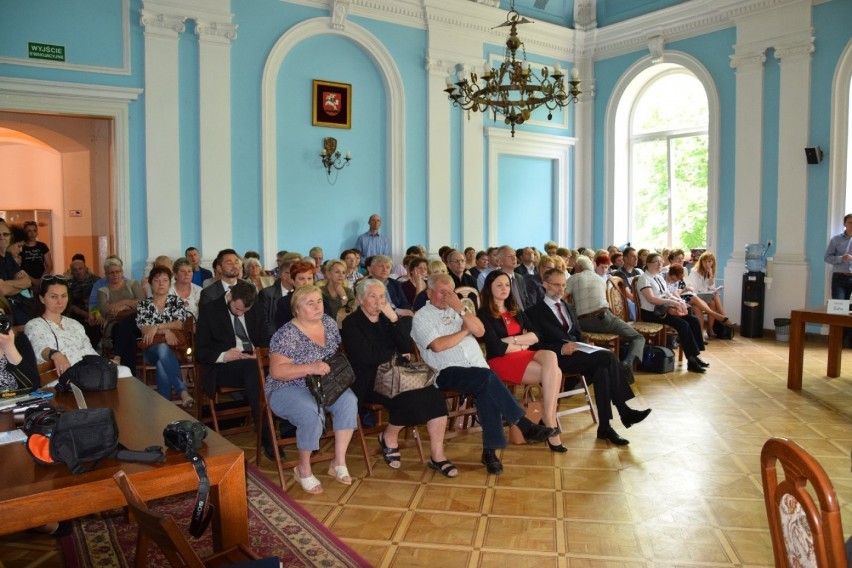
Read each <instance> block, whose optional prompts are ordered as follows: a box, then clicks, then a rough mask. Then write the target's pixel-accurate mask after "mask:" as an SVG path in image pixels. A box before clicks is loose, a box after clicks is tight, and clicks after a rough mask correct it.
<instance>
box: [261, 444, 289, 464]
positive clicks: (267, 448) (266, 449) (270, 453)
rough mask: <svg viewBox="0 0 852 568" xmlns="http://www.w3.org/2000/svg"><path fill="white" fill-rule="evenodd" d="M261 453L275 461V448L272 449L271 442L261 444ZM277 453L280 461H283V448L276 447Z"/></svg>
mask: <svg viewBox="0 0 852 568" xmlns="http://www.w3.org/2000/svg"><path fill="white" fill-rule="evenodd" d="M263 455H264V456H266V459H268V460H269V461H271V462H273V463H274V462H275V450H273V449H272V444H263ZM278 455H279V456H281V461H284V450H282V449H281V448H278Z"/></svg>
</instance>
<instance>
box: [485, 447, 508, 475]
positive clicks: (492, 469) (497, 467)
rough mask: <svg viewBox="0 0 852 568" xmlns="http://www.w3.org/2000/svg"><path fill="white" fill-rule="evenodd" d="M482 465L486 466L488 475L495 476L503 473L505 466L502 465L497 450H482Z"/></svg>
mask: <svg viewBox="0 0 852 568" xmlns="http://www.w3.org/2000/svg"><path fill="white" fill-rule="evenodd" d="M482 463H483V465H485V469H487V470H488V473H493V474H494V475H500V474H501V473H503V464H502V463H500V459H499V458H498V457H497V451H496V450H482Z"/></svg>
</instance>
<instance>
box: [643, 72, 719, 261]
mask: <svg viewBox="0 0 852 568" xmlns="http://www.w3.org/2000/svg"><path fill="white" fill-rule="evenodd" d="M708 116H709V115H708V105H707V95H706V93H705V91H704V87H703V86H702V85H701V82H700V81H699V80H698V79H697V78H696V77H695V76H694V75H693V74H692V73H690V72H689V71H687V70H686V69H684V68H682V67H678V68H675V69H673V70H671V71H668V72H666V73H662V74H660V75H657V76H656V77H654V78H653V79H652V80H651V81H649V82H648V83H647V84H646V85H645V86H644V88H643V89H642V90H641V92H640V93H639V96H638V97H637V98H636V100H635V103H634V105H633V108H632V111H631V113H630V119H629V120H630V125H629V137H630V142H629V152H628V155H629V160H630V166H629V172H630V175H629V185H630V188H629V191H628V204H627V207H628V216H627V217H628V227H629V228H628V234H629V236H630V241H631V242H632V243H635V244H637V245H638V246H650V247H656V248H662V247H672V246H678V247H682V248H685V249H687V250H688V249H690V248H703V247H705V246H706V244H707V200H708V192H707V190H708V177H707V174H708V151H707V129H708Z"/></svg>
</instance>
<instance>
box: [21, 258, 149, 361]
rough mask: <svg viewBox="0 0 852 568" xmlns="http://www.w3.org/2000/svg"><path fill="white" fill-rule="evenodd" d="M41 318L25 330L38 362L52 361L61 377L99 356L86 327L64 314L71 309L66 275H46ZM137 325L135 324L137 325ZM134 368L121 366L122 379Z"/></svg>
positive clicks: (42, 292)
mask: <svg viewBox="0 0 852 568" xmlns="http://www.w3.org/2000/svg"><path fill="white" fill-rule="evenodd" d="M38 299H39V306H38V311H39V312H40V313H39V316H38V317H35V318H33V319H31V320H30V321H28V322H27V325H26V327H25V328H24V331H25V333H26V334H27V337H28V338H29V340H30V343H32V346H33V351H34V352H35V356H36V362H37V363H45V362H47V361H53V363H54V365H56V373H57V374H58V375H62V373H64V372H65V371H67V370H68V369H69V367H71V366H72V365H74V364H76V363H78V362H80V361H81V360H82V359H83V356H84V355H97V354H98V352H97V351H95V349H94V347H92V344H91V343H89V338H88V337H87V336H86V330H84V329H83V326H82V325H81V324H80V323H79V322H77V321H75V320H73V319H71V318H69V317H66V316H64V315H63V313H65V310H66V308H67V307H68V280H66V279H65V277H63V276H54V275H45V276H43V277H42V279H41V287H40V289H39V294H38ZM134 325H135V324H134ZM135 367H136V361H135V360H134V361H133V367H128V366H127V365H124V364H122V366H121V367H119V376H123V377H129V376H131V374H132V373H131V371H130V369H133V368H135Z"/></svg>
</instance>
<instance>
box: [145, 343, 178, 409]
mask: <svg viewBox="0 0 852 568" xmlns="http://www.w3.org/2000/svg"><path fill="white" fill-rule="evenodd" d="M142 357H144V358H145V362H146V363H149V364H151V365H154V366H156V367H157V392H158V393H159V394H160V396H162V397H163V398H166V399H168V400H171V398H172V388H174V389H175V394H178V395H179V394H180V393H182V392H183V391H185V390H186V385H185V384H184V382H183V380H182V379H181V377H180V363H178V360H177V357H175V354H174V352H173V351H172V350H171V349H170V348H169V346H168V345H166V344H165V343H158V344H157V345H152V346H151V347H148V348H147V349H145V351H144V352H143V353H142Z"/></svg>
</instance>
